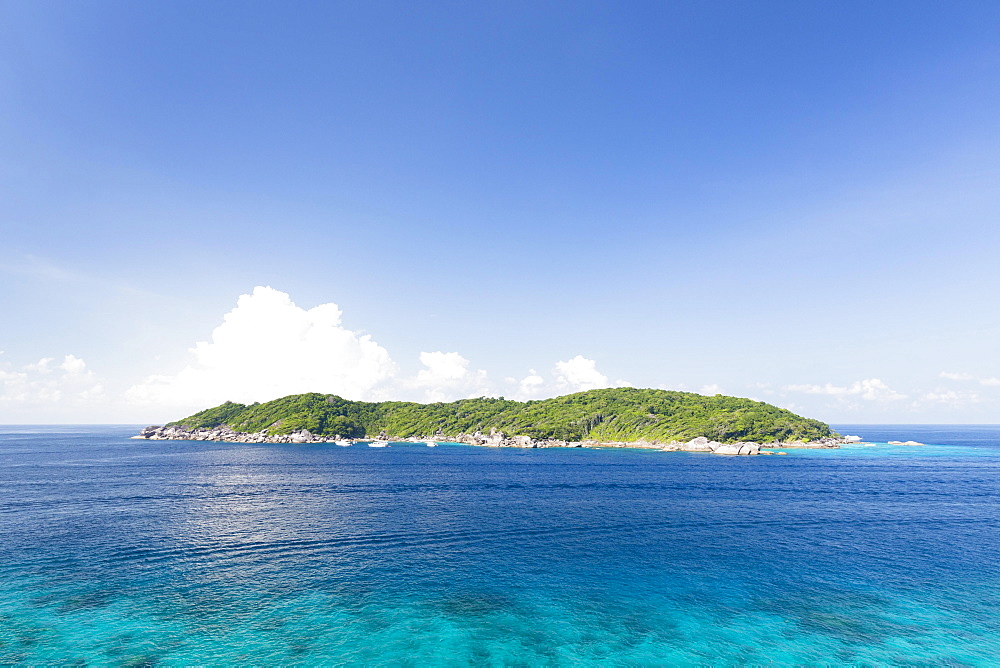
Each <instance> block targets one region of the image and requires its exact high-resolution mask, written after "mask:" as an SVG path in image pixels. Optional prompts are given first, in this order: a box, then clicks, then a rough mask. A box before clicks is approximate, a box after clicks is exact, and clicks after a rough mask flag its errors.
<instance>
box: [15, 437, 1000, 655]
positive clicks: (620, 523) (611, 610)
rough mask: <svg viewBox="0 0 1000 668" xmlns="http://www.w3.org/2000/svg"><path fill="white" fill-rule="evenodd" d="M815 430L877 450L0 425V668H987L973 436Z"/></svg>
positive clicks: (984, 507) (985, 567) (989, 475)
mask: <svg viewBox="0 0 1000 668" xmlns="http://www.w3.org/2000/svg"><path fill="white" fill-rule="evenodd" d="M836 428H837V429H838V430H839V431H841V432H842V433H852V434H854V433H856V434H858V435H860V436H862V437H864V438H866V439H873V440H881V441H883V444H881V445H876V446H874V447H867V446H854V447H851V448H844V449H842V450H824V451H789V452H790V454H789V455H788V456H783V457H782V456H770V457H745V458H744V457H741V458H736V457H732V458H730V457H720V456H716V455H710V454H701V453H661V452H648V451H624V450H584V449H573V450H515V449H503V450H494V449H486V448H473V447H467V446H459V445H442V446H441V447H438V448H427V447H425V446H423V445H417V444H393V446H392V447H390V448H386V449H371V448H366V447H359V446H355V447H351V448H341V447H337V446H334V445H276V444H268V445H246V444H224V443H204V442H198V443H192V442H180V441H132V440H128V438H127V437H128V436H129V435H131V434H133V433H135V431H136V428H135V427H57V428H56V427H52V428H43V427H0V663H26V664H39V663H59V664H71V663H75V662H79V663H90V664H101V665H130V664H131V665H142V664H163V665H190V664H192V663H201V664H205V663H210V664H213V665H218V664H230V663H242V664H245V663H268V664H270V663H285V664H300V665H311V664H348V665H362V664H364V665H373V664H376V665H378V664H398V663H404V664H407V663H408V664H414V665H425V664H436V665H468V664H470V663H473V664H477V665H509V664H519V665H579V664H591V665H608V664H620V665H624V664H628V665H635V664H644V665H648V664H669V663H702V664H708V663H710V664H725V663H744V664H745V663H776V664H801V663H859V664H873V663H874V664H889V663H892V664H900V663H904V664H929V663H934V664H940V663H949V664H968V665H986V664H991V663H994V662H995V660H996V659H995V657H996V656H1000V614H998V612H997V610H998V609H1000V607H998V606H1000V537H998V536H1000V534H998V532H997V529H998V526H997V524H998V519H997V518H998V517H1000V513H998V511H1000V482H998V480H1000V476H998V473H1000V428H998V427H944V428H942V427H933V428H926V427H916V426H905V425H892V426H858V425H854V426H852V425H837V426H836ZM908 439H913V440H918V441H923V442H928V443H930V445H928V446H926V447H909V448H908V447H903V446H895V447H894V446H887V445H885V444H884V441H885V440H908Z"/></svg>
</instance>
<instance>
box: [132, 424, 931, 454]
mask: <svg viewBox="0 0 1000 668" xmlns="http://www.w3.org/2000/svg"><path fill="white" fill-rule="evenodd" d="M132 438H135V439H147V440H150V441H165V440H182V441H226V442H230V443H333V442H334V441H339V440H341V436H340V435H337V436H333V437H329V436H319V435H317V434H313V433H311V432H310V431H309V430H308V429H300V430H298V431H293V432H291V433H289V434H273V435H272V434H268V433H267V430H266V429H265V430H263V431H259V432H255V433H244V432H237V431H233V430H232V429H231V428H230V427H228V426H226V425H221V426H218V427H213V428H211V429H205V428H198V429H187V428H185V427H182V426H180V425H170V426H166V427H161V426H156V425H154V426H151V427H146V428H145V429H143V430H142V431H141V432H139V434H137V435H136V436H133V437H132ZM378 438H379V440H383V441H386V440H403V439H397V438H393V437H392V436H390V435H388V434H387V433H386V431H385V430H382V431H381V432H380V433H379V436H378ZM435 438H436V440H446V439H447V440H452V441H455V442H457V443H466V444H468V445H478V446H483V447H488V448H641V449H648V450H661V451H665V452H708V453H713V454H716V455H729V456H748V455H760V454H773V453H771V452H765V451H763V450H762V448H767V449H771V448H839V447H840V444H841V443H844V442H847V441H846V440H845V439H842V438H824V439H820V440H819V441H812V442H810V443H802V442H792V443H767V444H760V443H754V442H752V441H747V442H737V443H719V442H717V441H712V440H709V439H708V438H706V437H705V436H698V437H697V438H693V439H691V440H690V441H687V442H686V443H682V442H680V441H671V442H670V443H666V444H663V443H658V442H656V441H652V442H650V441H619V442H611V443H608V442H598V441H563V440H560V439H556V438H542V439H534V438H531V437H530V436H523V435H522V436H507V435H505V434H504V433H503V432H502V431H500V430H499V429H490V433H489V434H483V433H482V432H481V431H477V432H475V433H472V434H459V435H458V436H456V437H454V438H452V437H449V436H446V435H444V434H442V433H441V430H440V429H438V430H437V432H436V433H435ZM405 440H424V438H423V437H420V438H417V439H414V438H410V439H405ZM906 445H917V443H916V442H914V441H910V442H907V443H906Z"/></svg>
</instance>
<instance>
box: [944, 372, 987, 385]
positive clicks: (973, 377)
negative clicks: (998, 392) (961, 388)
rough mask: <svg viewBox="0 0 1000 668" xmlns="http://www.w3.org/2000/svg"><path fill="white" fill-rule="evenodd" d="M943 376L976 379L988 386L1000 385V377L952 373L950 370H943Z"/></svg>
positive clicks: (951, 378)
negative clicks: (979, 376)
mask: <svg viewBox="0 0 1000 668" xmlns="http://www.w3.org/2000/svg"><path fill="white" fill-rule="evenodd" d="M941 377H942V378H947V379H948V380H974V381H976V382H978V383H979V384H980V385H985V386H986V387H997V386H1000V378H994V377H990V378H976V377H975V376H974V375H972V374H971V373H952V372H950V371H942V372H941Z"/></svg>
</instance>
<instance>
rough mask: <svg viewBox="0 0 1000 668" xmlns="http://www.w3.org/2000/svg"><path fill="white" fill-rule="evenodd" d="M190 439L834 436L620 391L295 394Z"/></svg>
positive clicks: (208, 417) (225, 415)
mask: <svg viewBox="0 0 1000 668" xmlns="http://www.w3.org/2000/svg"><path fill="white" fill-rule="evenodd" d="M170 424H172V425H180V426H182V427H185V428H187V429H197V428H213V427H218V426H223V425H225V426H228V427H230V428H231V429H233V430H234V431H238V432H246V433H251V432H259V431H262V430H265V429H266V430H267V433H268V434H271V435H274V434H288V433H291V432H293V431H298V430H301V429H308V430H309V431H310V432H311V433H313V434H317V435H324V436H335V435H340V436H343V437H347V438H363V437H365V436H374V435H377V434H379V433H380V432H382V431H385V432H386V433H387V434H389V435H390V436H392V437H398V438H406V437H409V436H427V437H432V436H439V437H448V436H452V437H454V436H458V435H459V434H470V433H473V432H476V431H481V432H484V433H488V432H489V431H490V429H499V430H502V431H503V432H504V433H505V434H507V435H508V436H517V435H524V436H530V437H532V438H535V439H544V438H555V439H561V440H566V441H582V440H597V441H605V442H609V441H637V440H643V439H644V440H649V441H652V440H658V441H672V440H677V441H687V440H690V439H692V438H695V437H697V436H706V437H708V438H710V439H713V440H716V441H719V442H722V443H726V442H734V441H758V442H762V443H767V442H773V441H792V440H802V441H810V440H815V439H818V438H823V437H826V436H830V435H832V434H833V432H832V431H831V430H830V427H829V426H828V425H826V424H824V423H822V422H819V421H818V420H810V419H808V418H804V417H800V416H798V415H796V414H794V413H792V412H791V411H787V410H785V409H783V408H778V407H777V406H772V405H770V404H766V403H763V402H760V401H752V400H750V399H740V398H737V397H726V396H722V395H718V394H717V395H715V396H712V397H708V396H703V395H700V394H692V393H688V392H672V391H667V390H644V389H637V388H615V389H605V390H590V391H587V392H578V393H576V394H569V395H566V396H562V397H555V398H553V399H543V400H539V401H525V402H522V401H511V400H507V399H504V398H503V397H500V398H495V399H491V398H479V399H462V400H460V401H453V402H450V403H434V404H418V403H411V402H403V401H384V402H380V403H369V402H364V401H348V400H346V399H342V398H341V397H338V396H335V395H326V394H317V393H309V394H295V395H291V396H287V397H283V398H281V399H275V400H274V401H268V402H266V403H262V404H258V403H255V404H251V405H249V406H246V405H243V404H237V403H232V402H226V403H224V404H222V405H221V406H217V407H215V408H209V409H208V410H204V411H201V412H200V413H195V414H194V415H192V416H190V417H187V418H185V419H183V420H178V421H177V422H172V423H170Z"/></svg>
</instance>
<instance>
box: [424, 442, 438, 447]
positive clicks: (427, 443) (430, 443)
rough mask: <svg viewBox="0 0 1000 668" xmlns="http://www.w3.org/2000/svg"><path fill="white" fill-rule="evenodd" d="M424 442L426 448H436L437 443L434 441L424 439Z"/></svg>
mask: <svg viewBox="0 0 1000 668" xmlns="http://www.w3.org/2000/svg"><path fill="white" fill-rule="evenodd" d="M424 443H425V444H426V445H427V447H428V448H436V447H437V445H438V444H437V443H435V442H434V441H424Z"/></svg>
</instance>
